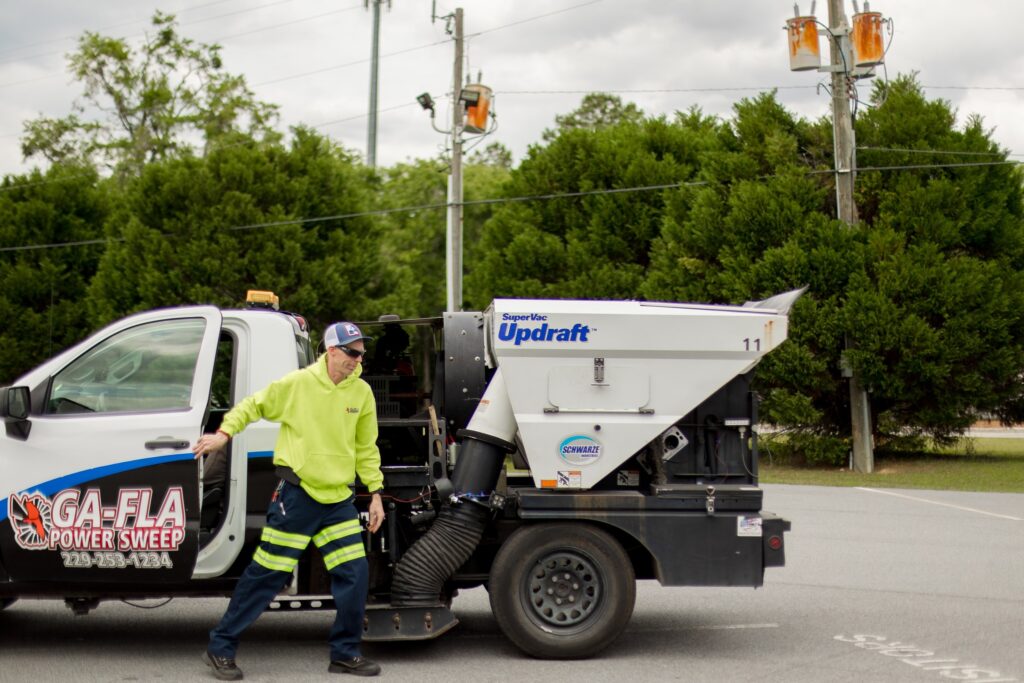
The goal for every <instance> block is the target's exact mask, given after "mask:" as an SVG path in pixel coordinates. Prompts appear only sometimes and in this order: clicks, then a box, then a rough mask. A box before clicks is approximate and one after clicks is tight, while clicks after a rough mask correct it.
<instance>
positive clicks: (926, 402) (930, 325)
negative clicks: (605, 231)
mask: <svg viewBox="0 0 1024 683" xmlns="http://www.w3.org/2000/svg"><path fill="white" fill-rule="evenodd" d="M875 100H876V103H877V105H878V106H876V107H875V108H874V109H871V110H870V111H868V112H866V113H865V114H864V115H863V116H862V117H861V118H860V119H859V120H858V122H857V133H858V144H860V145H862V146H865V147H874V148H876V149H879V151H877V152H872V153H875V154H882V152H881V151H880V148H885V149H887V150H891V149H914V150H917V151H926V150H927V151H929V152H931V151H934V150H944V151H946V152H947V154H946V157H947V159H950V160H951V159H956V160H957V161H962V160H963V159H964V156H963V155H962V154H961V153H962V152H967V153H970V154H972V156H971V157H970V158H971V159H972V160H975V159H976V157H974V156H973V154H974V153H976V152H985V153H996V154H995V156H993V157H992V158H993V159H996V160H998V159H999V158H1001V157H1000V156H999V155H998V153H997V149H996V147H995V146H994V144H993V143H992V142H991V140H990V139H989V138H988V136H987V134H986V133H985V132H984V131H983V130H982V129H981V128H980V122H978V121H976V120H972V121H970V122H969V123H968V125H967V126H966V127H965V128H964V129H963V130H956V129H955V127H954V123H955V115H954V112H952V111H951V110H950V109H949V106H948V104H947V103H944V102H941V101H937V102H930V101H927V100H926V99H925V98H924V97H923V95H922V94H921V92H920V88H919V87H918V86H917V85H916V83H915V82H914V80H913V79H912V78H901V79H897V80H896V81H895V82H894V83H893V84H892V86H891V88H890V89H889V91H888V93H886V97H885V98H884V101H883V99H882V98H881V93H876V97H875ZM736 110H737V115H736V117H735V119H734V120H733V121H732V122H731V124H730V126H729V129H728V130H725V131H723V146H724V147H725V148H726V149H727V151H726V152H725V153H723V154H716V155H711V156H710V157H709V158H707V159H705V160H704V164H703V168H704V171H705V173H706V174H708V176H709V177H715V178H716V180H715V182H713V183H712V184H711V185H709V186H708V187H705V188H697V189H693V190H688V191H681V192H680V196H679V197H678V198H676V199H675V200H673V201H671V202H670V204H669V211H668V212H667V213H666V220H665V224H664V228H663V232H662V236H661V239H660V240H659V241H658V242H657V244H656V248H655V252H654V255H653V256H652V260H653V265H652V268H651V269H650V272H649V277H648V280H647V288H646V290H645V293H646V294H647V295H648V296H668V297H669V298H692V299H698V300H714V301H728V302H738V301H742V300H744V299H750V298H760V297H762V296H766V295H769V294H773V293H776V292H778V291H780V290H782V289H788V288H791V287H795V286H801V285H808V286H809V292H808V294H807V295H805V296H804V298H803V299H802V300H801V301H800V302H798V304H797V306H796V308H795V309H794V312H793V314H792V319H791V326H790V341H789V342H787V343H786V344H785V345H783V346H782V347H781V348H780V349H779V350H778V351H776V352H775V353H773V354H771V355H769V356H768V357H766V359H765V361H764V362H763V363H762V365H761V367H760V368H759V377H760V380H761V382H762V386H763V387H764V389H763V393H764V394H765V396H766V400H765V404H764V411H763V417H765V418H766V419H767V420H769V421H774V422H778V423H780V424H785V425H790V426H796V427H799V428H802V429H803V430H804V432H805V433H815V434H817V435H818V436H819V437H822V438H821V439H819V440H818V441H817V442H813V443H812V442H809V441H803V442H802V444H803V445H804V446H806V447H808V448H812V449H813V457H817V458H819V459H821V460H827V461H832V462H837V461H838V462H842V458H843V456H844V454H845V448H846V447H845V443H846V442H845V438H846V435H848V434H849V416H848V413H849V408H848V404H847V398H846V396H847V387H846V384H845V381H843V380H842V379H841V378H840V376H839V369H840V365H841V363H840V359H841V357H844V356H845V358H846V361H847V362H848V363H849V364H850V365H851V366H852V368H853V369H854V370H855V371H856V372H857V373H858V374H859V375H860V376H861V377H862V379H863V381H864V382H865V383H866V384H867V386H868V387H869V389H870V391H871V394H870V400H871V403H872V407H873V410H874V413H875V417H876V420H875V422H874V424H875V428H876V438H878V439H879V440H880V441H879V442H880V443H884V439H885V438H886V437H887V436H893V435H896V434H907V433H908V432H909V433H929V434H933V435H936V436H939V437H943V436H946V435H949V434H952V433H956V432H958V431H960V430H962V429H963V428H965V427H966V426H968V425H969V424H970V423H971V422H972V421H973V420H974V419H976V417H977V416H978V415H979V413H980V412H992V413H995V414H997V415H999V416H1001V417H1004V418H1007V419H1009V418H1011V417H1013V416H1014V415H1015V414H1019V403H1020V396H1021V395H1022V389H1024V386H1022V382H1021V375H1020V367H1022V364H1024V355H1022V352H1024V345H1022V344H1021V343H1020V342H1019V341H1017V340H1019V339H1021V336H1020V333H1021V332H1022V331H1024V330H1022V329H1021V325H1022V323H1024V317H1022V314H1021V311H1022V310H1024V307H1022V306H1021V303H1022V302H1021V301H1020V296H1021V295H1020V293H1019V292H1020V291H1021V286H1020V285H1021V283H1020V278H1021V259H1020V254H1021V246H1020V240H1021V228H1022V223H1021V183H1020V176H1019V174H1018V172H1017V171H1016V170H1015V169H1013V168H1011V167H1008V166H993V167H988V168H932V169H908V170H905V171H878V172H862V173H860V174H858V180H857V183H858V203H859V205H860V207H861V209H862V210H861V223H860V224H859V225H858V226H856V227H849V226H846V225H844V224H842V223H838V222H836V221H834V220H832V216H833V215H834V209H833V207H834V201H833V198H832V197H833V195H832V186H831V177H830V174H820V175H816V176H813V175H808V174H807V172H808V171H816V170H819V169H820V168H821V167H822V166H825V167H826V168H827V167H828V166H830V165H831V164H830V163H826V164H822V163H821V162H822V161H824V160H825V159H826V158H827V152H826V150H827V149H828V147H829V146H830V142H829V141H830V137H831V130H830V127H829V125H828V123H827V122H818V123H816V124H808V123H806V122H803V121H801V120H798V119H796V118H794V117H793V116H792V115H789V114H788V113H786V112H785V111H784V110H783V109H782V108H781V107H780V106H779V105H778V104H777V102H775V101H774V97H772V96H769V95H764V96H761V97H759V98H755V99H754V100H744V101H743V102H741V103H740V104H739V105H737V107H736ZM885 154H895V155H896V156H895V158H892V157H890V158H888V159H885V160H880V163H878V165H885V166H890V165H905V164H915V165H916V164H921V163H922V159H921V155H920V154H915V153H912V152H898V153H893V152H886V153H885ZM867 157H868V154H867V153H865V154H863V155H862V157H861V165H862V166H865V165H869V164H866V163H865V161H864V159H865V158H867ZM929 158H931V157H929ZM935 160H936V161H938V162H940V163H941V162H942V161H943V157H942V156H941V155H940V156H938V157H936V159H935ZM721 169H726V172H725V173H721V172H720V171H721ZM847 345H849V346H850V349H849V350H844V349H845V347H846V346H847Z"/></svg>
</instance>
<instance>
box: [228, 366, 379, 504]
mask: <svg viewBox="0 0 1024 683" xmlns="http://www.w3.org/2000/svg"><path fill="white" fill-rule="evenodd" d="M361 374H362V366H361V365H359V366H356V369H355V371H354V372H353V373H352V374H351V375H349V376H348V377H346V378H345V379H343V380H342V381H341V382H339V383H338V384H335V383H334V382H333V381H331V378H330V376H329V375H328V374H327V354H324V355H322V356H320V359H319V360H318V361H317V362H316V363H314V364H313V365H310V366H309V367H307V368H303V369H302V370H296V371H295V372H291V373H289V374H287V375H285V376H284V377H282V378H281V379H279V380H277V381H275V382H272V383H271V384H270V385H269V386H267V387H266V388H265V389H262V390H260V391H257V392H256V393H255V394H253V395H252V396H249V397H247V398H245V399H244V400H242V401H241V402H240V403H239V404H238V405H236V406H235V407H234V408H232V409H231V410H230V411H229V412H228V413H227V415H225V416H224V420H223V422H222V423H221V426H220V428H221V429H222V430H223V431H224V432H225V433H227V434H228V435H229V436H234V435H235V434H237V433H238V432H240V431H242V430H243V429H245V427H246V425H248V424H249V423H251V422H255V421H256V420H259V419H260V418H262V419H265V420H270V421H271V422H279V423H280V424H281V431H280V432H278V435H277V444H276V445H275V446H274V464H275V465H287V466H288V467H290V468H292V470H293V471H294V472H295V474H296V475H298V477H299V479H301V480H302V488H303V489H305V491H306V493H308V494H309V495H310V496H311V497H312V498H313V499H314V500H316V501H318V502H320V503H337V502H339V501H342V500H345V499H346V498H348V497H349V496H350V495H352V490H351V486H352V484H353V483H354V482H355V477H356V474H358V475H359V480H360V481H361V482H362V483H363V485H364V486H366V488H367V489H369V490H370V491H371V492H372V491H378V490H380V489H381V488H382V487H383V485H384V475H383V474H382V473H381V471H380V451H379V450H378V449H377V404H376V402H375V401H374V399H373V391H372V390H371V389H370V385H369V384H367V383H366V381H365V380H362V379H360V378H359V376H360V375H361Z"/></svg>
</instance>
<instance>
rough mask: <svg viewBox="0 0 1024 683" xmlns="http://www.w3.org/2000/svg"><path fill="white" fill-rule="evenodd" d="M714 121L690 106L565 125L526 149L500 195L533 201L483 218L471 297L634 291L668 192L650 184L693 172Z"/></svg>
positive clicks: (625, 294)
mask: <svg viewBox="0 0 1024 683" xmlns="http://www.w3.org/2000/svg"><path fill="white" fill-rule="evenodd" d="M714 128H715V124H714V122H713V121H712V120H710V119H708V118H706V117H704V116H703V115H701V114H700V113H699V112H696V111H694V112H691V113H690V114H688V115H681V116H680V117H679V121H678V122H669V121H667V120H665V119H662V118H657V119H648V120H643V121H640V122H634V121H631V120H624V121H621V122H619V123H616V124H614V125H607V126H603V127H598V128H596V129H589V128H583V127H571V128H567V129H564V130H562V131H561V132H560V133H559V134H558V136H557V137H555V138H553V139H552V140H551V141H550V143H549V144H548V145H547V146H544V147H540V146H534V147H532V148H531V149H530V151H529V153H528V154H527V158H526V159H524V160H523V162H522V163H521V164H520V165H519V167H518V168H516V169H515V170H513V171H512V173H511V174H510V178H509V181H508V184H507V185H506V193H507V196H510V197H536V199H534V200H533V201H516V202H510V203H508V204H505V205H502V206H500V207H498V208H496V209H495V211H494V215H493V217H492V218H491V219H490V220H489V221H488V222H487V223H486V225H485V227H484V230H483V233H482V235H481V238H480V240H479V241H478V243H477V244H476V245H475V247H474V249H473V252H472V263H473V264H474V265H473V268H472V271H471V272H470V275H469V276H468V277H467V293H468V294H469V295H470V299H471V300H472V301H473V303H474V305H476V306H482V305H486V303H487V302H488V301H490V299H491V298H493V297H495V296H550V297H583V298H630V297H636V296H637V295H638V294H639V293H640V288H641V285H642V283H643V281H644V278H645V272H646V269H647V267H648V265H649V261H650V251H651V244H652V241H653V240H654V239H655V238H656V237H657V236H658V235H659V233H660V229H661V220H662V213H663V211H664V202H665V198H666V197H667V196H669V193H668V191H667V190H666V189H658V188H669V187H671V186H673V185H675V184H678V183H685V182H689V181H693V180H694V179H695V173H696V172H697V169H698V163H697V162H698V158H699V156H700V154H701V153H702V152H703V151H704V150H705V149H706V148H707V147H708V145H711V146H714V145H716V144H718V142H717V139H716V138H715V137H714V135H713V134H712V133H711V131H713V130H714ZM633 188H652V189H648V190H646V191H633ZM618 190H628V191H624V192H619V191H618ZM550 195H566V196H564V197H554V198H552V197H550Z"/></svg>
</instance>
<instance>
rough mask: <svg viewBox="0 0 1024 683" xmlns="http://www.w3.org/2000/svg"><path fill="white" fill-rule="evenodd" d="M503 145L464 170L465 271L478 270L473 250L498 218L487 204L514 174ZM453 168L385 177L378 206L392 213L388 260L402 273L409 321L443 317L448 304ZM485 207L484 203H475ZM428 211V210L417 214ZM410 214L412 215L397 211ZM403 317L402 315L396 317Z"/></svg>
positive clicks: (422, 167)
mask: <svg viewBox="0 0 1024 683" xmlns="http://www.w3.org/2000/svg"><path fill="white" fill-rule="evenodd" d="M510 159H511V155H510V154H508V150H506V149H504V148H503V147H501V146H500V145H498V146H494V145H492V146H491V147H489V148H488V150H487V152H486V153H485V154H483V155H474V156H472V157H470V161H469V163H468V164H466V165H464V166H463V201H464V202H466V205H465V206H464V207H463V220H462V223H463V226H462V227H463V245H464V246H463V255H464V256H463V270H464V271H465V272H469V271H470V270H471V269H472V268H473V267H474V260H473V253H474V252H473V251H472V247H471V245H473V244H475V243H476V242H477V240H478V238H479V235H480V233H481V231H482V230H483V224H484V223H485V222H486V221H487V220H488V219H489V218H490V216H491V214H492V213H493V212H494V206H495V205H494V204H492V203H490V202H489V201H487V200H491V199H494V198H500V197H501V196H502V192H503V187H504V183H505V182H506V180H507V179H508V176H509V170H508V167H507V166H506V161H507V160H510ZM448 172H449V167H448V165H447V164H446V163H445V162H444V161H443V160H442V159H431V160H419V161H416V162H411V163H406V164H397V165H395V166H393V167H391V168H388V169H385V170H384V171H383V181H382V183H381V186H380V191H379V195H378V200H377V202H378V204H379V205H380V206H381V207H383V208H386V209H391V210H392V211H389V213H388V214H386V215H385V216H384V217H383V218H382V219H381V221H380V225H381V230H382V233H381V234H382V240H381V243H382V245H381V248H382V249H383V250H384V258H385V259H386V260H387V261H388V262H390V263H394V264H397V265H398V266H399V267H400V268H401V271H402V274H403V278H402V282H403V289H402V291H403V294H402V295H401V296H402V301H403V303H404V306H403V307H402V310H401V313H402V314H404V315H410V316H429V315H440V314H441V313H442V312H443V311H444V310H445V305H446V301H447V279H446V272H447V271H446V268H445V262H446V255H447V252H446V227H447V218H448V215H447V207H446V206H445V203H446V201H447V179H448ZM475 202H484V203H479V204H478V203H475ZM417 207H427V208H417ZM403 208H407V209H410V210H407V211H393V210H394V209H403ZM396 312H398V311H396Z"/></svg>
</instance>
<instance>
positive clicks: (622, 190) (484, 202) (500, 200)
mask: <svg viewBox="0 0 1024 683" xmlns="http://www.w3.org/2000/svg"><path fill="white" fill-rule="evenodd" d="M1021 163H1024V162H1020V161H990V162H977V163H952V164H916V165H907V166H862V167H859V168H856V169H854V170H855V171H856V172H866V171H902V170H923V169H937V168H962V167H978V166H1008V165H1013V166H1018V165H1021ZM834 173H835V171H834V170H833V169H821V170H812V171H805V172H804V173H802V174H801V175H803V176H818V175H832V174H834ZM778 177H780V176H779V174H771V175H764V176H759V177H757V178H756V179H755V180H757V181H765V180H770V179H772V178H778ZM711 184H712V181H708V180H700V181H691V182H678V183H665V184H661V185H641V186H636V187H619V188H608V189H600V190H585V191H579V192H555V193H550V194H538V195H524V196H519V197H497V198H492V199H476V200H470V201H466V202H462V203H463V205H464V206H488V205H495V204H510V203H519V202H530V201H547V200H551V199H573V198H577V197H589V196H595V195H614V194H626V193H632V192H652V191H655V190H672V189H678V188H683V187H704V186H707V185H711ZM447 207H448V204H447V202H445V203H435V204H421V205H419V206H404V207H399V208H394V209H374V210H371V211H355V212H351V213H341V214H335V215H331V216H317V217H314V218H295V219H291V220H283V221H268V222H264V223H252V224H249V225H236V226H231V227H227V228H224V230H229V231H242V230H259V229H265V228H274V227H282V226H286V225H311V224H314V223H325V222H328V221H336V220H347V219H350V218H364V217H367V216H384V215H388V214H392V213H411V212H416V211H427V210H436V209H444V208H447ZM165 236H169V235H165ZM118 241H123V239H120V238H119V239H97V240H84V241H79V242H55V243H51V244H28V245H22V246H18V247H0V252H12V251H33V250H40V249H56V248H59V247H69V246H82V245H87V244H100V243H103V242H118Z"/></svg>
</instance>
